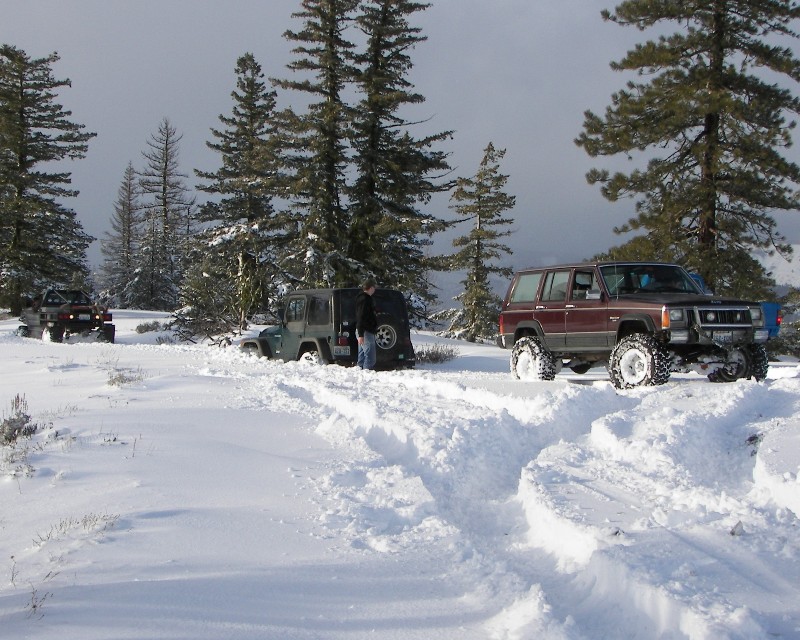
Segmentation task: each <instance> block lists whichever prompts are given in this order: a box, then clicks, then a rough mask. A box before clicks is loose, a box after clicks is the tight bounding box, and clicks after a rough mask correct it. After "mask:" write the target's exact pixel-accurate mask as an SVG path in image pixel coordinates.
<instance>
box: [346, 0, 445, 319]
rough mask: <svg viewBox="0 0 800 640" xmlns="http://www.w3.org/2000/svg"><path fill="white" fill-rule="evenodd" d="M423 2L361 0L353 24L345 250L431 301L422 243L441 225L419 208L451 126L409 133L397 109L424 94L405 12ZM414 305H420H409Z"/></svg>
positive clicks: (434, 183) (369, 270)
mask: <svg viewBox="0 0 800 640" xmlns="http://www.w3.org/2000/svg"><path fill="white" fill-rule="evenodd" d="M429 6H430V5H429V4H423V3H419V2H410V1H408V0H368V1H365V2H363V3H362V6H361V13H360V15H359V16H358V18H357V24H358V27H359V28H360V29H361V31H362V32H363V33H364V35H365V37H366V47H365V50H364V52H363V53H360V54H358V55H357V56H356V62H357V64H358V67H359V70H360V73H359V75H358V83H357V84H358V88H359V90H360V93H361V95H362V99H361V101H360V103H359V104H358V105H357V107H356V108H355V111H354V122H353V137H352V140H353V142H352V145H353V150H354V157H353V164H354V168H355V174H356V179H355V182H354V184H353V187H352V189H351V198H350V199H351V224H350V225H349V242H348V257H349V258H350V262H351V263H352V264H355V265H358V268H359V270H360V271H361V272H362V273H361V274H360V275H366V274H371V275H374V276H375V277H376V278H377V279H378V281H379V282H380V283H381V284H382V285H383V286H392V287H396V288H399V289H401V290H403V291H405V292H406V293H407V294H409V297H411V299H412V300H417V301H419V302H420V303H421V304H422V306H424V304H425V302H430V300H431V295H432V294H431V293H430V287H429V283H428V282H427V273H428V269H429V267H430V264H429V261H428V260H427V259H426V254H425V249H426V247H429V246H430V245H431V244H432V243H431V240H430V236H431V235H432V234H433V233H434V232H436V231H441V230H442V229H443V227H444V225H443V222H442V221H441V220H438V219H436V218H435V217H434V216H431V215H430V214H427V213H425V212H423V211H421V210H420V205H424V204H427V203H428V202H429V201H430V198H431V195H432V194H433V193H436V192H442V191H448V190H450V189H451V188H452V184H451V183H450V182H444V181H441V180H437V178H440V177H441V176H443V175H445V174H446V173H448V172H449V171H450V167H449V166H448V164H447V161H446V154H445V153H442V152H440V151H436V150H433V147H434V146H435V145H436V144H437V143H440V142H441V141H443V140H445V139H448V138H450V137H452V132H451V131H445V132H443V133H439V134H434V135H430V136H427V137H423V138H421V139H415V138H414V137H412V136H411V134H410V133H409V132H408V129H409V127H410V126H411V124H412V123H410V122H409V121H407V120H406V119H404V118H403V116H402V115H401V113H400V111H401V110H402V109H404V108H406V107H408V106H409V105H416V104H421V103H422V102H424V100H425V98H424V97H423V96H422V95H420V94H419V93H416V92H414V91H413V86H412V85H411V83H410V82H409V80H408V75H409V74H410V71H411V68H412V62H411V58H410V56H409V51H410V50H411V49H413V47H414V46H415V45H416V44H417V43H419V42H423V41H425V40H426V38H425V37H424V36H422V35H421V33H420V32H421V30H420V29H419V28H417V27H412V26H411V25H410V23H409V18H410V16H412V15H413V14H415V13H416V12H418V11H422V10H424V9H427V8H428V7H429ZM415 311H416V312H417V313H419V312H421V309H415Z"/></svg>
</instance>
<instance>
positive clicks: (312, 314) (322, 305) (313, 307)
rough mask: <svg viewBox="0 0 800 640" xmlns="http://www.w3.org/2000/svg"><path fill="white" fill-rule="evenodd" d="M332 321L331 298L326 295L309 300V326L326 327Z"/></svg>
mask: <svg viewBox="0 0 800 640" xmlns="http://www.w3.org/2000/svg"><path fill="white" fill-rule="evenodd" d="M330 319H331V305H330V298H329V296H326V295H317V296H311V297H310V298H309V299H308V324H315V325H325V324H328V323H329V322H330Z"/></svg>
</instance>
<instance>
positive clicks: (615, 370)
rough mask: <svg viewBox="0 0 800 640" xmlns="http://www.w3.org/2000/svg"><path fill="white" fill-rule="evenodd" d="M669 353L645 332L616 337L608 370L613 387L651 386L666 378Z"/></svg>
mask: <svg viewBox="0 0 800 640" xmlns="http://www.w3.org/2000/svg"><path fill="white" fill-rule="evenodd" d="M669 365H670V362H669V354H668V353H667V351H666V349H664V347H663V345H661V343H659V342H658V341H657V340H656V339H655V338H654V337H653V336H651V335H649V334H647V333H634V334H631V335H629V336H625V337H624V338H622V340H620V341H619V342H618V343H617V345H616V346H615V347H614V350H613V351H612V352H611V358H610V359H609V362H608V373H609V376H610V377H611V383H612V384H613V385H614V386H615V387H616V388H617V389H630V388H633V387H642V386H653V385H659V384H664V383H665V382H667V381H668V380H669V373H670V370H669V369H670V367H669Z"/></svg>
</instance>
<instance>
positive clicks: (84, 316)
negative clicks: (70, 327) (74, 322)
mask: <svg viewBox="0 0 800 640" xmlns="http://www.w3.org/2000/svg"><path fill="white" fill-rule="evenodd" d="M91 319H92V317H91V316H90V315H89V314H88V313H79V314H78V320H91Z"/></svg>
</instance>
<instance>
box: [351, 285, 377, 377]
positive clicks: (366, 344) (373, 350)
mask: <svg viewBox="0 0 800 640" xmlns="http://www.w3.org/2000/svg"><path fill="white" fill-rule="evenodd" d="M374 293H375V280H373V279H372V278H367V279H366V280H365V281H364V284H363V285H362V287H361V291H360V292H359V293H358V295H357V296H356V336H358V366H359V367H360V368H361V369H374V368H375V361H376V359H377V356H378V353H377V346H376V344H375V332H376V331H377V330H378V318H377V316H376V315H375V304H374V302H373V300H372V295H373V294H374Z"/></svg>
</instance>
